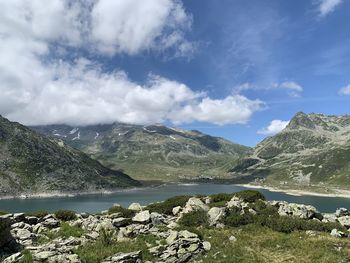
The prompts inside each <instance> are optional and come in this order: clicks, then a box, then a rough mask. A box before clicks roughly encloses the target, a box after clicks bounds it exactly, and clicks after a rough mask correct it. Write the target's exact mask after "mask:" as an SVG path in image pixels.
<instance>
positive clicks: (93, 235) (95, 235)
mask: <svg viewBox="0 0 350 263" xmlns="http://www.w3.org/2000/svg"><path fill="white" fill-rule="evenodd" d="M99 236H100V235H99V233H97V232H95V231H93V232H90V233H87V234H85V237H86V238H87V239H91V240H96V239H97V238H98V237H99Z"/></svg>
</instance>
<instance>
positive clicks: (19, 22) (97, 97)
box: [0, 0, 262, 125]
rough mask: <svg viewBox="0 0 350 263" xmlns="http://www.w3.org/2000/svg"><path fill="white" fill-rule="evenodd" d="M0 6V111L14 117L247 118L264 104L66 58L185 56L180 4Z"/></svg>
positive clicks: (186, 20)
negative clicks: (81, 52) (133, 77)
mask: <svg viewBox="0 0 350 263" xmlns="http://www.w3.org/2000/svg"><path fill="white" fill-rule="evenodd" d="M0 8H1V10H2V12H1V13H0V53H1V60H0V82H1V86H0V93H1V96H0V114H2V115H5V116H6V117H8V118H10V119H12V120H16V121H19V122H22V123H24V124H30V125H36V124H51V123H68V124H80V125H84V124H95V123H110V122H114V121H121V122H129V123H140V124H146V123H153V122H164V121H170V122H174V123H183V122H192V121H204V122H211V123H216V124H227V123H245V122H247V121H248V120H249V118H250V116H251V115H252V114H253V113H254V112H255V111H257V110H259V109H260V107H261V106H262V102H260V101H258V100H256V101H255V100H249V99H248V98H246V97H243V96H228V97H226V98H223V99H212V98H210V97H209V96H208V95H207V94H206V93H204V92H198V91H194V90H192V89H191V88H190V87H188V86H186V85H185V84H183V83H180V82H178V81H173V80H169V79H166V78H163V77H161V76H155V75H150V76H149V78H148V81H147V82H146V83H144V84H142V85H141V84H139V83H135V82H134V81H132V80H131V79H130V78H129V77H128V76H127V74H126V73H125V72H124V71H122V70H114V71H110V72H106V71H104V70H103V65H101V64H100V63H98V62H95V61H92V60H89V59H86V58H84V57H83V56H79V55H75V56H76V58H75V59H66V58H65V57H67V56H66V55H67V54H79V52H76V53H75V52H74V49H77V50H78V49H79V50H80V49H86V51H87V52H93V54H96V52H97V54H101V55H105V54H107V55H113V54H116V53H125V54H129V55H135V54H138V53H140V52H143V51H146V50H151V49H156V48H158V47H159V49H161V50H168V49H173V51H174V52H175V53H176V54H178V55H185V54H186V53H188V52H190V51H191V43H190V42H188V41H187V40H186V39H185V36H184V32H185V30H188V29H189V27H190V26H191V17H190V16H189V15H188V14H187V13H186V12H185V11H184V9H183V6H182V4H181V2H180V1H177V0H147V1H146V0H145V1H135V0H118V1H104V0H100V1H92V0H91V1H84V2H83V1H76V2H72V1H64V0H52V1H48V2H47V3H45V8H43V6H42V1H40V0H30V1H29V0H13V1H2V0H0ZM116 14H118V15H116ZM118 19H119V20H118ZM120 24H121V25H123V26H120ZM91 32H92V33H91ZM71 49H73V53H69V51H70V50H71ZM68 57H69V56H68Z"/></svg>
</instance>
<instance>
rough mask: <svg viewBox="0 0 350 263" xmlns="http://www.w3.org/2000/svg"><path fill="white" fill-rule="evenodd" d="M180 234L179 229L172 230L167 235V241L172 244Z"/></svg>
mask: <svg viewBox="0 0 350 263" xmlns="http://www.w3.org/2000/svg"><path fill="white" fill-rule="evenodd" d="M178 234H179V232H177V231H170V234H169V236H168V237H167V239H166V242H167V243H168V244H172V243H173V242H174V241H175V240H176V239H177V237H178Z"/></svg>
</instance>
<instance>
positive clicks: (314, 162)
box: [232, 112, 350, 190]
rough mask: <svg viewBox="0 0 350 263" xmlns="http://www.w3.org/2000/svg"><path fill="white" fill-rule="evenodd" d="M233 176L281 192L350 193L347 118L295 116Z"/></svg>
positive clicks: (349, 117) (349, 125) (235, 168)
mask: <svg viewBox="0 0 350 263" xmlns="http://www.w3.org/2000/svg"><path fill="white" fill-rule="evenodd" d="M232 172H233V174H234V175H242V174H243V175H253V176H255V177H256V178H258V179H257V181H259V182H260V183H261V182H263V183H264V184H266V185H270V186H278V187H282V188H315V189H321V190H322V189H324V188H325V187H326V189H327V188H334V187H338V188H341V189H350V116H348V115H345V116H326V115H322V114H305V113H302V112H300V113H297V114H296V115H295V117H294V118H293V119H292V120H291V121H290V123H289V125H288V126H287V127H286V128H285V129H284V130H283V131H282V132H280V133H278V134H277V135H275V136H273V137H269V138H267V139H265V140H264V141H262V142H261V143H260V144H258V145H257V147H256V148H255V149H254V152H253V153H252V154H251V155H250V156H248V157H246V158H244V159H242V160H241V161H240V162H239V164H238V165H236V166H235V167H234V168H233V169H232ZM259 179H261V180H259Z"/></svg>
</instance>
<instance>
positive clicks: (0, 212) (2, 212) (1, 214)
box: [0, 210, 8, 216]
mask: <svg viewBox="0 0 350 263" xmlns="http://www.w3.org/2000/svg"><path fill="white" fill-rule="evenodd" d="M6 214H8V212H6V211H1V210H0V216H3V215H6Z"/></svg>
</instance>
